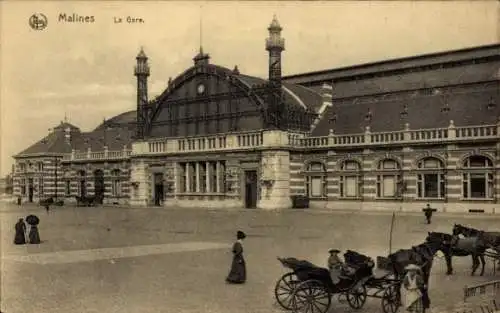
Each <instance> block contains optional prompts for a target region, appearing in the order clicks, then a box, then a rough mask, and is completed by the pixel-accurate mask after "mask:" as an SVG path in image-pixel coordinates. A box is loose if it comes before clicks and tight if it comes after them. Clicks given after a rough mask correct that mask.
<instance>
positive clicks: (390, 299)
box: [382, 285, 400, 313]
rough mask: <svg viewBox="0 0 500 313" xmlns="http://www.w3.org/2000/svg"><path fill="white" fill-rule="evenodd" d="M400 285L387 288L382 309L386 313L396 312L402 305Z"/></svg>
mask: <svg viewBox="0 0 500 313" xmlns="http://www.w3.org/2000/svg"><path fill="white" fill-rule="evenodd" d="M397 287H398V285H390V286H389V287H387V288H385V290H384V294H383V296H382V310H383V311H384V313H396V312H397V311H398V309H399V306H400V299H399V291H398V288H397Z"/></svg>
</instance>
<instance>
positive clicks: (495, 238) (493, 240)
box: [453, 224, 500, 252]
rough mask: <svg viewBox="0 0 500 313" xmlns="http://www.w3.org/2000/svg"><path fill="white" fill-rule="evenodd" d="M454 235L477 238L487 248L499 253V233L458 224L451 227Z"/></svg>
mask: <svg viewBox="0 0 500 313" xmlns="http://www.w3.org/2000/svg"><path fill="white" fill-rule="evenodd" d="M453 234H454V235H457V236H458V235H460V234H462V235H464V236H465V237H479V238H481V239H482V240H483V241H484V242H485V244H486V245H487V246H488V248H491V249H493V250H496V251H498V252H500V232H486V231H482V230H478V229H475V228H472V227H467V226H463V225H460V224H454V225H453Z"/></svg>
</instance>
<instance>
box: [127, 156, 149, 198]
mask: <svg viewBox="0 0 500 313" xmlns="http://www.w3.org/2000/svg"><path fill="white" fill-rule="evenodd" d="M147 171H148V169H147V165H146V163H145V162H144V161H142V160H141V161H136V162H132V165H131V169H130V180H131V182H132V186H131V192H130V205H131V206H147V204H148V198H149V193H148V173H147Z"/></svg>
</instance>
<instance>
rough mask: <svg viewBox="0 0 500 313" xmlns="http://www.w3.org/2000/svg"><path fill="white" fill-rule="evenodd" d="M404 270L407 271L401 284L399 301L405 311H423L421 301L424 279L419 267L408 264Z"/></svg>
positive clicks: (419, 312) (410, 312) (418, 312)
mask: <svg viewBox="0 0 500 313" xmlns="http://www.w3.org/2000/svg"><path fill="white" fill-rule="evenodd" d="M405 270H406V271H407V273H406V275H405V277H404V278H403V283H402V286H401V302H402V304H403V307H404V309H405V312H408V313H424V312H425V309H424V305H423V302H422V290H423V288H424V280H423V278H422V274H421V273H422V272H421V269H420V267H418V266H417V265H415V264H410V265H408V266H406V267H405Z"/></svg>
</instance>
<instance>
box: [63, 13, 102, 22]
mask: <svg viewBox="0 0 500 313" xmlns="http://www.w3.org/2000/svg"><path fill="white" fill-rule="evenodd" d="M59 22H68V23H94V22H95V18H94V16H93V15H92V16H81V15H78V14H75V13H73V14H71V15H68V14H66V13H60V14H59Z"/></svg>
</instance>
